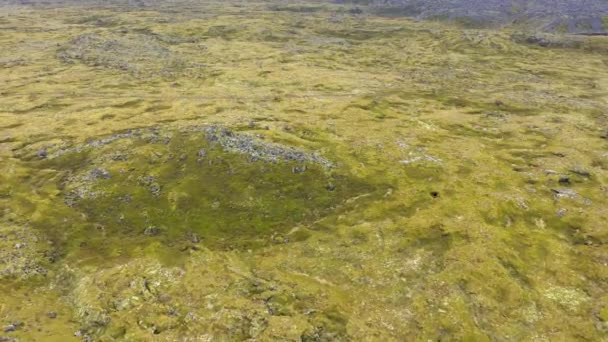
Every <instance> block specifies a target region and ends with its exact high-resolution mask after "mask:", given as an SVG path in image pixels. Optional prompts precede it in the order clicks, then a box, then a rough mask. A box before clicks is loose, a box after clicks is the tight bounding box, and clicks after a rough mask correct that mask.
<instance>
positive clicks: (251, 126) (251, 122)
mask: <svg viewBox="0 0 608 342" xmlns="http://www.w3.org/2000/svg"><path fill="white" fill-rule="evenodd" d="M249 128H251V129H254V128H255V121H253V120H251V121H249Z"/></svg>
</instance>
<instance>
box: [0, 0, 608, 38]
mask: <svg viewBox="0 0 608 342" xmlns="http://www.w3.org/2000/svg"><path fill="white" fill-rule="evenodd" d="M206 2H207V1H205V0H0V6H3V5H50V6H53V5H58V4H64V5H67V4H70V5H78V4H80V5H88V4H95V5H101V6H103V5H110V4H112V5H121V6H136V7H137V6H151V7H155V6H161V7H165V8H166V7H171V6H173V5H178V4H183V3H190V4H197V3H199V4H204V3H206ZM228 2H230V1H228ZM237 2H238V1H237ZM244 2H247V0H245V1H244ZM252 2H257V3H267V4H269V5H290V6H291V5H294V6H298V5H300V6H307V5H313V4H316V5H318V4H322V3H333V4H344V5H349V6H357V7H358V8H359V9H358V10H357V12H358V11H361V12H363V13H370V14H376V15H382V16H395V17H397V16H407V17H414V18H418V19H421V20H428V19H441V20H450V21H458V22H460V23H463V24H465V25H470V26H479V27H504V26H516V27H519V28H528V29H532V30H539V31H545V32H563V33H574V34H608V0H305V1H299V0H266V1H259V2H258V1H255V0H253V1H252Z"/></svg>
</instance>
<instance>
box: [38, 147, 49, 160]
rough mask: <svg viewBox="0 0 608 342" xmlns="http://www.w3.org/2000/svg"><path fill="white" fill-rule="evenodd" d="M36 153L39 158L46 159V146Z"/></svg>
mask: <svg viewBox="0 0 608 342" xmlns="http://www.w3.org/2000/svg"><path fill="white" fill-rule="evenodd" d="M36 155H37V156H38V158H40V159H46V157H48V153H47V152H46V148H43V149H42V150H40V151H38V153H37V154H36Z"/></svg>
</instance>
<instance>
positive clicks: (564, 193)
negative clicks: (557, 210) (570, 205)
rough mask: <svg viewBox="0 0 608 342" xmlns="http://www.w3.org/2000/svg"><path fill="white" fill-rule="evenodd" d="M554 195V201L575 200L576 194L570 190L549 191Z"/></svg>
mask: <svg viewBox="0 0 608 342" xmlns="http://www.w3.org/2000/svg"><path fill="white" fill-rule="evenodd" d="M551 191H553V193H554V197H555V199H559V198H576V197H577V196H578V194H577V193H576V191H574V190H572V189H551Z"/></svg>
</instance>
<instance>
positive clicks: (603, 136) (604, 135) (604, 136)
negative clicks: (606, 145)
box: [600, 129, 608, 139]
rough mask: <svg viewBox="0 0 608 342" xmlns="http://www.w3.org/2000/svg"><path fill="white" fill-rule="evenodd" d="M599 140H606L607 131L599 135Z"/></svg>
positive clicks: (607, 136) (607, 137)
mask: <svg viewBox="0 0 608 342" xmlns="http://www.w3.org/2000/svg"><path fill="white" fill-rule="evenodd" d="M600 138H602V139H608V129H606V130H604V132H603V133H602V134H600Z"/></svg>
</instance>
